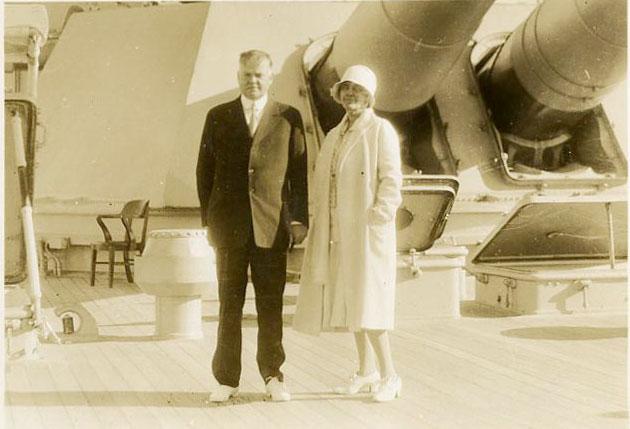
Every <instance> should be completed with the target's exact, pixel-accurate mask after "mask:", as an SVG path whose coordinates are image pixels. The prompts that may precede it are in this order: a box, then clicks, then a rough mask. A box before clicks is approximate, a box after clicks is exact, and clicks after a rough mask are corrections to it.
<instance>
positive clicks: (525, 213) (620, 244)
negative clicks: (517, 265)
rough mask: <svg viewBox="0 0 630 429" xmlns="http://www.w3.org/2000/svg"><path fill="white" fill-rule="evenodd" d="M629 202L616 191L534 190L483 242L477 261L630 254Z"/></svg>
mask: <svg viewBox="0 0 630 429" xmlns="http://www.w3.org/2000/svg"><path fill="white" fill-rule="evenodd" d="M627 210H628V202H627V200H625V199H624V198H623V197H622V196H616V195H604V194H600V195H591V196H585V195H576V196H571V197H569V196H561V197H558V196H553V197H551V196H540V195H536V196H530V197H526V198H525V199H524V200H523V201H522V202H521V203H519V204H518V205H517V206H516V207H515V208H514V209H513V210H512V212H511V213H510V214H509V215H508V216H507V217H506V220H505V221H504V222H503V223H502V224H500V225H499V226H498V227H497V228H496V229H495V230H494V231H493V232H492V233H491V234H490V235H489V236H488V238H486V240H485V241H484V242H483V243H482V244H481V245H480V246H479V248H478V249H477V251H476V253H475V254H474V255H473V257H472V262H473V264H476V263H506V262H508V263H509V262H530V261H531V262H535V261H574V262H580V261H586V260H608V259H610V260H611V261H612V263H611V265H614V260H615V258H616V259H627V257H628V239H627V234H628V229H627V222H628V215H627Z"/></svg>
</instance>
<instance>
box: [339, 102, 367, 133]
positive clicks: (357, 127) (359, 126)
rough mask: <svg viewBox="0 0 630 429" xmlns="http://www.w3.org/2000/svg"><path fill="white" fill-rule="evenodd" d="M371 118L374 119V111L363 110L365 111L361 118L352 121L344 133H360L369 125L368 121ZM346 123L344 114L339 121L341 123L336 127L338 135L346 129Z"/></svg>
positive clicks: (346, 117) (346, 115)
mask: <svg viewBox="0 0 630 429" xmlns="http://www.w3.org/2000/svg"><path fill="white" fill-rule="evenodd" d="M373 117H374V110H373V109H371V108H368V109H365V111H363V113H361V116H359V117H358V118H357V119H356V120H355V121H354V123H353V124H352V126H351V127H350V129H348V130H347V131H346V134H347V133H351V132H356V131H362V130H363V129H364V128H365V127H366V126H367V125H368V124H369V123H370V120H371V119H372V118H373ZM347 121H348V114H347V113H346V114H345V115H343V118H342V119H341V122H340V123H339V125H337V129H338V132H339V134H341V132H342V131H343V129H344V128H345V127H346V122H347Z"/></svg>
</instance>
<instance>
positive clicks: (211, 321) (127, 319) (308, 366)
mask: <svg viewBox="0 0 630 429" xmlns="http://www.w3.org/2000/svg"><path fill="white" fill-rule="evenodd" d="M42 281H43V287H44V293H45V299H44V306H45V307H46V314H47V315H48V317H49V320H50V321H51V323H52V325H53V327H54V328H55V330H61V326H60V322H59V320H58V318H57V317H54V312H55V311H57V312H59V310H62V309H64V308H69V307H71V308H73V309H75V310H79V311H81V312H82V314H83V318H84V321H83V326H82V329H81V331H80V332H79V333H77V334H74V335H71V336H66V337H63V341H64V344H60V345H59V344H55V343H52V342H48V343H46V344H44V345H43V346H42V348H41V350H42V357H41V359H38V360H25V359H24V358H20V357H12V358H9V359H8V364H7V371H6V394H5V395H6V396H5V398H6V403H7V405H6V409H5V423H6V427H7V428H19V429H22V428H24V429H35V428H46V429H52V428H64V429H67V428H107V429H119V428H134V429H136V428H151V429H157V428H165V429H166V428H168V429H171V428H214V427H219V428H221V427H225V428H232V427H243V428H249V429H251V428H254V427H256V428H257V429H259V428H276V427H281V428H295V427H299V428H306V427H317V428H327V427H336V428H346V427H348V428H349V427H352V428H355V427H366V428H502V429H503V428H545V429H547V428H597V429H601V428H625V427H627V426H628V412H627V402H626V393H627V391H626V380H627V368H626V351H627V328H626V326H627V324H626V315H625V314H616V315H611V314H606V315H603V314H600V315H582V316H571V315H558V316H544V317H542V316H536V317H498V316H497V315H492V314H489V313H487V312H484V311H483V310H481V308H479V307H477V306H476V305H475V304H474V303H464V304H463V305H462V313H463V317H462V318H461V319H459V320H429V321H427V320H424V321H413V322H407V323H404V324H403V325H400V326H398V328H397V330H396V331H394V332H393V334H392V346H393V349H394V355H395V361H396V364H397V369H398V372H399V374H400V375H401V377H402V379H403V391H402V398H401V399H398V400H396V401H393V402H390V403H384V404H376V403H372V402H370V401H369V397H368V395H367V394H365V395H359V396H356V397H342V396H338V395H334V394H332V393H330V391H331V390H330V389H331V386H334V385H336V384H338V383H341V382H343V381H344V379H345V378H346V377H347V376H348V375H349V374H350V373H351V372H352V371H353V370H354V369H355V367H356V362H355V360H354V359H355V354H354V348H353V340H352V337H351V335H350V334H324V335H321V336H319V337H309V336H304V335H302V334H298V333H296V332H294V331H293V330H292V329H291V328H290V325H291V314H292V312H293V309H294V304H295V296H296V293H297V288H296V286H295V285H289V286H288V288H287V293H286V298H285V301H286V305H285V313H286V317H285V321H286V324H285V342H284V344H285V348H286V353H287V361H286V363H285V365H284V367H283V370H284V372H285V377H286V380H287V384H288V386H289V388H290V390H291V391H292V394H293V401H291V402H288V403H271V402H266V401H264V395H263V391H264V388H263V383H262V380H261V379H260V376H259V375H258V371H257V368H256V364H255V349H256V344H255V343H256V331H257V330H256V328H255V326H256V321H255V316H254V315H253V313H254V311H253V308H254V307H253V303H252V302H251V301H252V300H251V299H248V302H247V304H246V315H245V317H244V318H245V320H244V322H243V326H244V329H243V330H244V338H243V346H244V348H243V359H242V360H243V374H242V379H241V394H240V396H239V397H238V398H236V399H234V400H233V401H232V402H231V403H229V404H225V405H223V404H222V405H216V404H211V403H209V402H208V395H209V392H210V390H211V388H212V387H213V386H214V385H215V384H214V381H213V379H212V377H211V373H210V359H211V353H212V350H213V348H214V341H215V331H216V325H217V318H216V308H217V306H216V302H211V301H204V318H203V330H204V334H205V336H204V339H203V340H198V341H193V340H169V341H158V340H156V339H155V338H153V337H152V335H153V329H154V328H153V321H154V315H153V312H154V308H153V298H152V297H150V296H147V295H145V294H143V293H141V292H140V290H139V289H138V288H137V287H136V286H135V285H131V284H127V283H125V282H124V280H123V279H122V278H119V279H118V280H117V281H116V283H115V285H114V288H113V289H109V288H108V287H107V285H106V278H105V276H104V275H102V276H101V277H98V278H97V285H96V286H95V287H90V286H89V283H88V276H87V275H83V274H71V275H67V276H65V277H62V278H50V277H49V278H44V279H42Z"/></svg>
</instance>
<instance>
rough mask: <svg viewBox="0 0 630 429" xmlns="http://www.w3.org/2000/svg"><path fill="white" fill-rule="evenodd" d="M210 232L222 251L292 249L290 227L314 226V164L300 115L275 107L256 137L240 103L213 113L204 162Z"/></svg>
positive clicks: (202, 192)
mask: <svg viewBox="0 0 630 429" xmlns="http://www.w3.org/2000/svg"><path fill="white" fill-rule="evenodd" d="M197 193H198V195H199V203H200V205H201V222H202V225H204V226H208V234H209V240H210V242H211V243H212V244H213V245H214V246H215V247H239V246H244V245H246V244H247V241H248V239H249V236H250V234H251V231H252V230H253V233H254V240H255V243H256V245H257V246H258V247H263V248H274V249H283V250H284V249H286V248H287V247H288V245H289V241H290V224H291V222H292V221H298V222H301V223H303V224H304V225H307V224H308V194H307V160H306V144H305V141H304V129H303V126H302V120H301V118H300V114H299V113H298V111H297V110H295V109H294V108H292V107H290V106H286V105H284V104H280V103H277V102H274V101H272V100H269V101H268V102H267V104H266V106H265V108H264V110H263V112H262V115H261V118H260V121H259V123H258V128H257V130H256V133H255V134H254V137H253V138H252V137H251V136H250V135H249V129H248V127H247V122H246V120H245V114H244V112H243V107H242V105H241V101H240V98H237V99H236V100H233V101H230V102H228V103H225V104H222V105H219V106H217V107H214V108H212V109H211V110H210V111H209V112H208V115H207V117H206V122H205V126H204V129H203V134H202V137H201V145H200V148H199V158H198V161H197Z"/></svg>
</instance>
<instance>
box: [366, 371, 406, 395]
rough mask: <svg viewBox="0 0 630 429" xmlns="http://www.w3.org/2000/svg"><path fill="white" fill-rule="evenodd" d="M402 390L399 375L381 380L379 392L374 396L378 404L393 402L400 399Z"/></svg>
mask: <svg viewBox="0 0 630 429" xmlns="http://www.w3.org/2000/svg"><path fill="white" fill-rule="evenodd" d="M401 389H402V380H401V379H400V377H399V376H397V375H392V376H389V377H387V378H384V379H383V380H381V382H380V383H379V385H378V390H377V391H376V393H375V394H374V395H373V396H372V399H374V400H375V401H376V402H386V401H391V400H393V399H395V398H398V397H400V391H401Z"/></svg>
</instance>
